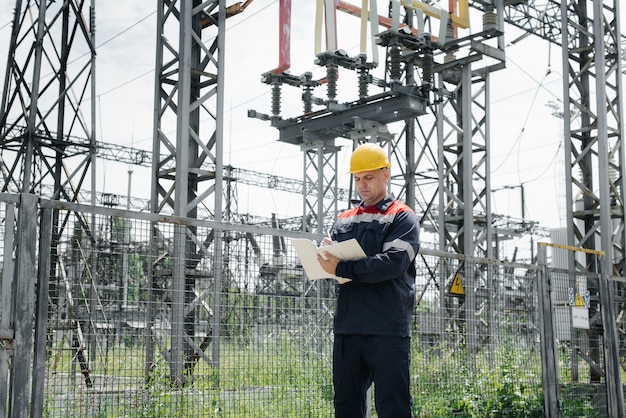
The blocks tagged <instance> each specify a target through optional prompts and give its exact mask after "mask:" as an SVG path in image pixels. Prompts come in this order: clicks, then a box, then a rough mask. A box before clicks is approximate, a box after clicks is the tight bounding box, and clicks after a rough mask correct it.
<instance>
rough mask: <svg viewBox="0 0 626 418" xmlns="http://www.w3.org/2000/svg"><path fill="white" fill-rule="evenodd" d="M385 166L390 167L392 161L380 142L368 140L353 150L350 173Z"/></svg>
mask: <svg viewBox="0 0 626 418" xmlns="http://www.w3.org/2000/svg"><path fill="white" fill-rule="evenodd" d="M383 167H386V168H389V167H391V163H390V162H389V159H388V158H387V153H386V152H385V150H383V149H382V148H381V147H380V146H379V145H378V144H374V143H372V142H366V143H364V144H361V145H359V146H358V147H356V148H355V149H354V151H352V157H350V173H352V174H354V173H360V172H361V171H371V170H376V169H378V168H383Z"/></svg>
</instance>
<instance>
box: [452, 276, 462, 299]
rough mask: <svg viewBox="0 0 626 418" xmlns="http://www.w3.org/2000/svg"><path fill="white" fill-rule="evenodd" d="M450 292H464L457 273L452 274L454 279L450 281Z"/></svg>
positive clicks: (456, 293) (457, 293)
mask: <svg viewBox="0 0 626 418" xmlns="http://www.w3.org/2000/svg"><path fill="white" fill-rule="evenodd" d="M450 293H454V294H455V295H464V294H465V290H463V283H461V276H459V275H458V274H457V275H455V276H454V281H453V282H452V287H451V288H450Z"/></svg>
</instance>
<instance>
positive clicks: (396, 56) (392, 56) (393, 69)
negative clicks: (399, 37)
mask: <svg viewBox="0 0 626 418" xmlns="http://www.w3.org/2000/svg"><path fill="white" fill-rule="evenodd" d="M389 66H390V67H389V75H390V77H391V82H392V83H393V82H400V78H401V77H402V67H401V66H400V48H399V47H397V46H392V47H391V50H390V51H389Z"/></svg>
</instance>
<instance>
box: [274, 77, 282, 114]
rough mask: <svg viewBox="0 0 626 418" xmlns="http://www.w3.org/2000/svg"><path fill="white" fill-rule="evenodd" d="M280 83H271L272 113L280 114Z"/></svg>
mask: <svg viewBox="0 0 626 418" xmlns="http://www.w3.org/2000/svg"><path fill="white" fill-rule="evenodd" d="M280 94H281V91H280V84H278V83H274V84H272V115H274V116H279V115H280Z"/></svg>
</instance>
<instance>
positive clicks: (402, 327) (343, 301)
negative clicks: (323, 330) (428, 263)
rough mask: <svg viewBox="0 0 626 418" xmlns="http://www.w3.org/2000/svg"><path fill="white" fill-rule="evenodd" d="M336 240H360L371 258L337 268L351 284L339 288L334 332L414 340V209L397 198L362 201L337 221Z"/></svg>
mask: <svg viewBox="0 0 626 418" xmlns="http://www.w3.org/2000/svg"><path fill="white" fill-rule="evenodd" d="M331 238H332V239H333V240H335V241H345V240H348V239H351V238H356V239H357V241H358V242H359V244H361V247H363V250H364V251H365V254H366V255H367V257H366V258H364V259H362V260H357V261H340V262H339V264H338V265H337V269H336V270H335V274H336V275H337V276H341V277H346V278H349V279H352V281H351V282H348V283H345V284H342V285H340V286H339V296H338V298H337V307H336V310H335V319H334V331H335V334H369V335H394V336H410V321H411V316H412V314H413V310H414V308H415V263H414V260H415V256H416V255H417V252H418V250H419V222H418V220H417V216H416V215H415V213H414V212H413V210H411V208H409V207H408V206H407V205H405V204H404V203H402V202H400V201H398V200H396V198H395V197H394V196H393V195H392V194H389V195H387V196H386V197H385V198H384V199H383V200H382V201H380V202H379V203H378V204H377V205H375V206H370V207H364V206H363V203H361V204H360V205H359V206H357V207H354V208H352V209H350V210H347V211H345V212H343V213H341V214H340V215H339V216H338V217H337V221H336V222H335V225H334V226H333V229H332V231H331Z"/></svg>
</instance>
